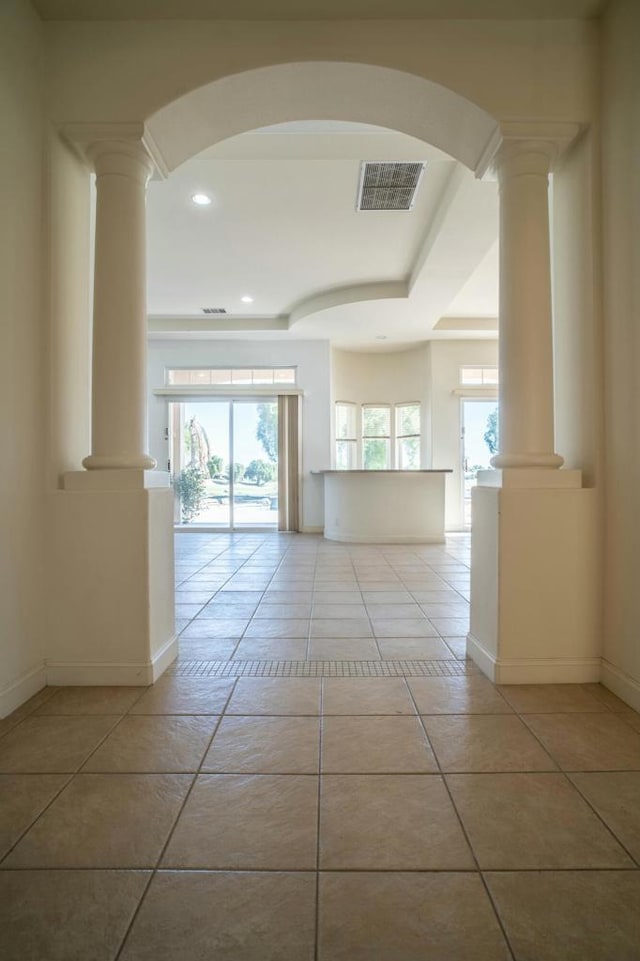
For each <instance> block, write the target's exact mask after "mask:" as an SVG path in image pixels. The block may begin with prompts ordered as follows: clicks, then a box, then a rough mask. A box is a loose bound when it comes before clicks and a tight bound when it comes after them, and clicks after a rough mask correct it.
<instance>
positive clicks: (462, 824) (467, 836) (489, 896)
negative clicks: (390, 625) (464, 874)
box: [405, 680, 516, 961]
mask: <svg viewBox="0 0 640 961" xmlns="http://www.w3.org/2000/svg"><path fill="white" fill-rule="evenodd" d="M405 684H406V685H407V688H408V691H409V697H410V698H411V700H412V702H413V706H414V708H415V710H416V714H417V717H418V721H419V722H420V725H421V727H422V730H423V731H424V735H425V738H426V739H427V744H428V745H429V747H430V748H431V751H432V754H433V757H434V759H435V762H436V765H437V768H438V772H439V774H440V777H441V781H442V784H443V785H444V788H445V791H446V792H447V795H448V797H449V802H450V804H451V806H452V808H453V810H454V812H455V815H456V817H457V819H458V824H459V825H460V830H461V831H462V834H463V836H464V838H465V840H466V842H467V846H468V848H469V851H470V852H471V857H472V858H473V861H474V864H475V866H476V871H477V874H478V876H479V878H480V881H481V883H482V885H483V887H484V889H485V892H486V895H487V897H488V898H489V903H490V904H491V907H492V908H493V912H494V914H495V916H496V919H497V922H498V925H499V927H500V930H501V931H502V936H503V938H504V940H505V944H506V946H507V950H508V951H509V954H510V955H511V959H512V961H516V956H515V951H514V949H513V948H512V946H511V942H510V941H509V938H508V937H507V932H506V929H505V926H504V924H503V923H502V918H501V917H500V915H499V914H498V909H497V907H496V904H495V902H494V900H493V897H492V896H491V892H490V891H489V886H488V884H487V882H486V880H485V878H484V876H483V874H482V870H481V868H480V863H479V861H478V858H477V856H476V852H475V850H474V848H473V845H472V844H471V839H470V837H469V834H468V833H467V829H466V827H465V825H464V822H463V820H462V816H461V814H460V812H459V811H458V808H457V806H456V803H455V801H454V799H453V795H452V794H451V790H450V788H449V785H448V783H447V779H446V777H445V776H444V771H443V770H442V766H441V764H440V759H439V758H438V755H437V754H436V751H435V748H434V746H433V744H432V743H431V738H430V737H429V732H428V731H427V728H426V725H425V723H424V720H423V715H422V714H420V713H419V711H418V705H417V703H416V700H415V697H414V696H413V691H412V690H411V686H410V685H409V682H408V681H407V680H405Z"/></svg>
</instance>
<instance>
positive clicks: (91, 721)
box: [0, 715, 119, 774]
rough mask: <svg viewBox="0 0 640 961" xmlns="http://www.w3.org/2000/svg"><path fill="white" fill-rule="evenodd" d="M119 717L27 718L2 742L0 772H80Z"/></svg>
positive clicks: (0, 746) (0, 742) (0, 745)
mask: <svg viewBox="0 0 640 961" xmlns="http://www.w3.org/2000/svg"><path fill="white" fill-rule="evenodd" d="M118 720H119V718H117V717H108V716H104V715H102V716H100V717H33V716H31V717H27V718H26V719H25V720H24V721H23V722H22V723H21V724H19V725H18V726H17V727H15V728H14V729H13V730H12V731H9V733H8V734H5V736H4V737H3V738H2V740H1V741H0V772H2V773H7V774H12V773H14V774H30V773H34V774H58V773H60V774H63V773H72V772H73V771H77V770H78V768H79V767H80V765H81V764H82V763H83V762H84V761H86V759H87V758H88V757H89V755H90V754H91V752H92V751H93V750H94V748H96V747H97V746H98V744H99V743H100V741H101V740H102V739H103V737H105V735H106V734H108V733H109V731H110V730H111V728H112V727H113V726H114V725H115V724H116V723H117V722H118Z"/></svg>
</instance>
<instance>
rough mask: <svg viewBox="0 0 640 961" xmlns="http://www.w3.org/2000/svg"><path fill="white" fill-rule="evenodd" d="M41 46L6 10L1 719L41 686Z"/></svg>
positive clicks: (12, 7) (1, 155) (0, 50)
mask: <svg viewBox="0 0 640 961" xmlns="http://www.w3.org/2000/svg"><path fill="white" fill-rule="evenodd" d="M42 63H43V47H42V32H41V26H40V23H39V21H38V20H37V19H36V17H35V15H34V14H33V12H32V10H31V7H30V6H29V5H28V3H26V2H24V0H5V2H4V3H3V4H2V5H1V7H0V117H2V133H1V135H0V136H1V138H2V147H1V148H0V191H2V195H1V196H0V209H1V210H2V217H1V222H0V227H1V231H2V246H1V248H0V291H2V298H1V300H0V330H2V344H1V346H0V425H1V426H0V430H1V433H2V444H3V453H4V457H3V463H2V470H1V471H0V618H1V620H0V716H2V715H3V714H6V713H8V712H9V711H10V710H13V708H15V707H17V706H18V704H20V702H21V701H23V700H24V699H25V698H26V697H28V696H30V695H31V694H33V693H35V691H36V690H38V688H39V687H41V686H42V684H43V683H44V675H43V671H42V664H43V656H44V652H43V638H42V627H43V619H44V611H43V605H42V603H41V598H42V580H41V575H42V570H43V564H44V551H45V539H44V536H43V530H42V520H43V516H42V489H43V468H42V451H43V447H44V445H45V443H46V440H45V438H46V429H47V428H46V418H45V416H44V404H43V376H44V363H43V360H44V358H43V351H42V342H43V335H44V330H45V325H44V323H43V306H44V304H43V297H42V276H43V270H42V265H43V258H42V253H43V242H44V241H43V235H42V221H43V197H42V180H43V147H44V142H43V134H44V124H43V84H42Z"/></svg>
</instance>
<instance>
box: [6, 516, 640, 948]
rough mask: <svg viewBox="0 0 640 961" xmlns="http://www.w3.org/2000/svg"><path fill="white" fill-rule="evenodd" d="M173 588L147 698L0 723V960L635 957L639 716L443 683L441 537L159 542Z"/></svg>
mask: <svg viewBox="0 0 640 961" xmlns="http://www.w3.org/2000/svg"><path fill="white" fill-rule="evenodd" d="M177 588H178V593H177V597H178V604H179V609H180V614H181V618H182V619H181V625H180V626H181V629H182V637H183V638H184V640H183V644H182V654H181V657H180V660H179V661H178V662H177V663H176V665H175V666H174V668H173V669H172V670H171V671H170V672H168V673H167V674H166V675H165V676H164V677H163V678H162V679H161V680H160V681H159V682H158V683H157V684H156V685H155V686H154V687H152V688H149V689H145V688H126V689H123V688H72V689H54V688H48V689H45V690H44V691H42V692H40V694H38V695H37V696H36V697H35V698H33V699H32V700H31V702H30V703H29V704H27V705H25V706H24V707H23V708H22V709H20V710H19V711H18V712H16V714H14V715H13V716H11V717H10V718H7V719H5V720H4V721H0V957H1V958H2V959H3V961H17V959H19V961H177V959H180V961H204V959H207V961H209V959H214V958H215V959H216V961H427V959H428V961H509V959H511V961H640V921H639V920H638V917H639V913H638V910H637V909H638V904H640V867H639V865H640V717H639V716H638V715H637V714H635V713H634V712H632V711H631V710H630V709H629V708H628V707H627V706H626V705H625V704H623V703H622V702H621V701H619V700H618V699H617V698H615V697H614V696H613V695H611V694H610V693H609V692H607V691H606V690H605V689H604V688H601V687H600V686H599V685H575V686H567V685H551V686H544V687H542V686H540V687H538V686H523V687H510V688H506V687H502V688H499V689H498V688H496V687H495V686H494V685H492V684H491V683H490V682H489V681H488V680H487V679H486V678H485V677H484V676H483V675H482V674H480V673H479V672H478V671H477V670H476V669H475V668H474V667H473V665H471V663H470V662H467V661H465V659H464V639H463V635H464V631H465V630H466V625H467V620H466V618H467V609H468V605H467V601H468V541H467V539H466V538H464V537H460V536H456V537H451V538H449V539H448V542H447V544H446V546H425V547H419V546H415V547H414V546H412V547H400V546H384V547H382V546H380V547H377V546H371V545H368V546H355V545H349V546H340V545H336V544H329V543H327V542H324V541H322V540H321V539H320V538H318V537H305V536H296V535H256V534H237V535H223V534H218V535H202V534H184V535H179V536H178V538H177ZM394 611H397V615H396V614H395V613H394ZM451 632H453V633H451Z"/></svg>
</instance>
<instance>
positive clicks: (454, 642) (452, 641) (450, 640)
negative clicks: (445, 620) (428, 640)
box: [442, 635, 467, 661]
mask: <svg viewBox="0 0 640 961" xmlns="http://www.w3.org/2000/svg"><path fill="white" fill-rule="evenodd" d="M442 640H443V641H444V642H445V644H446V645H447V647H448V648H449V649H450V651H451V653H452V654H453V656H454V657H456V658H457V659H458V660H460V661H464V660H465V659H466V657H467V639H466V637H448V636H447V635H445V636H443V638H442Z"/></svg>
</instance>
